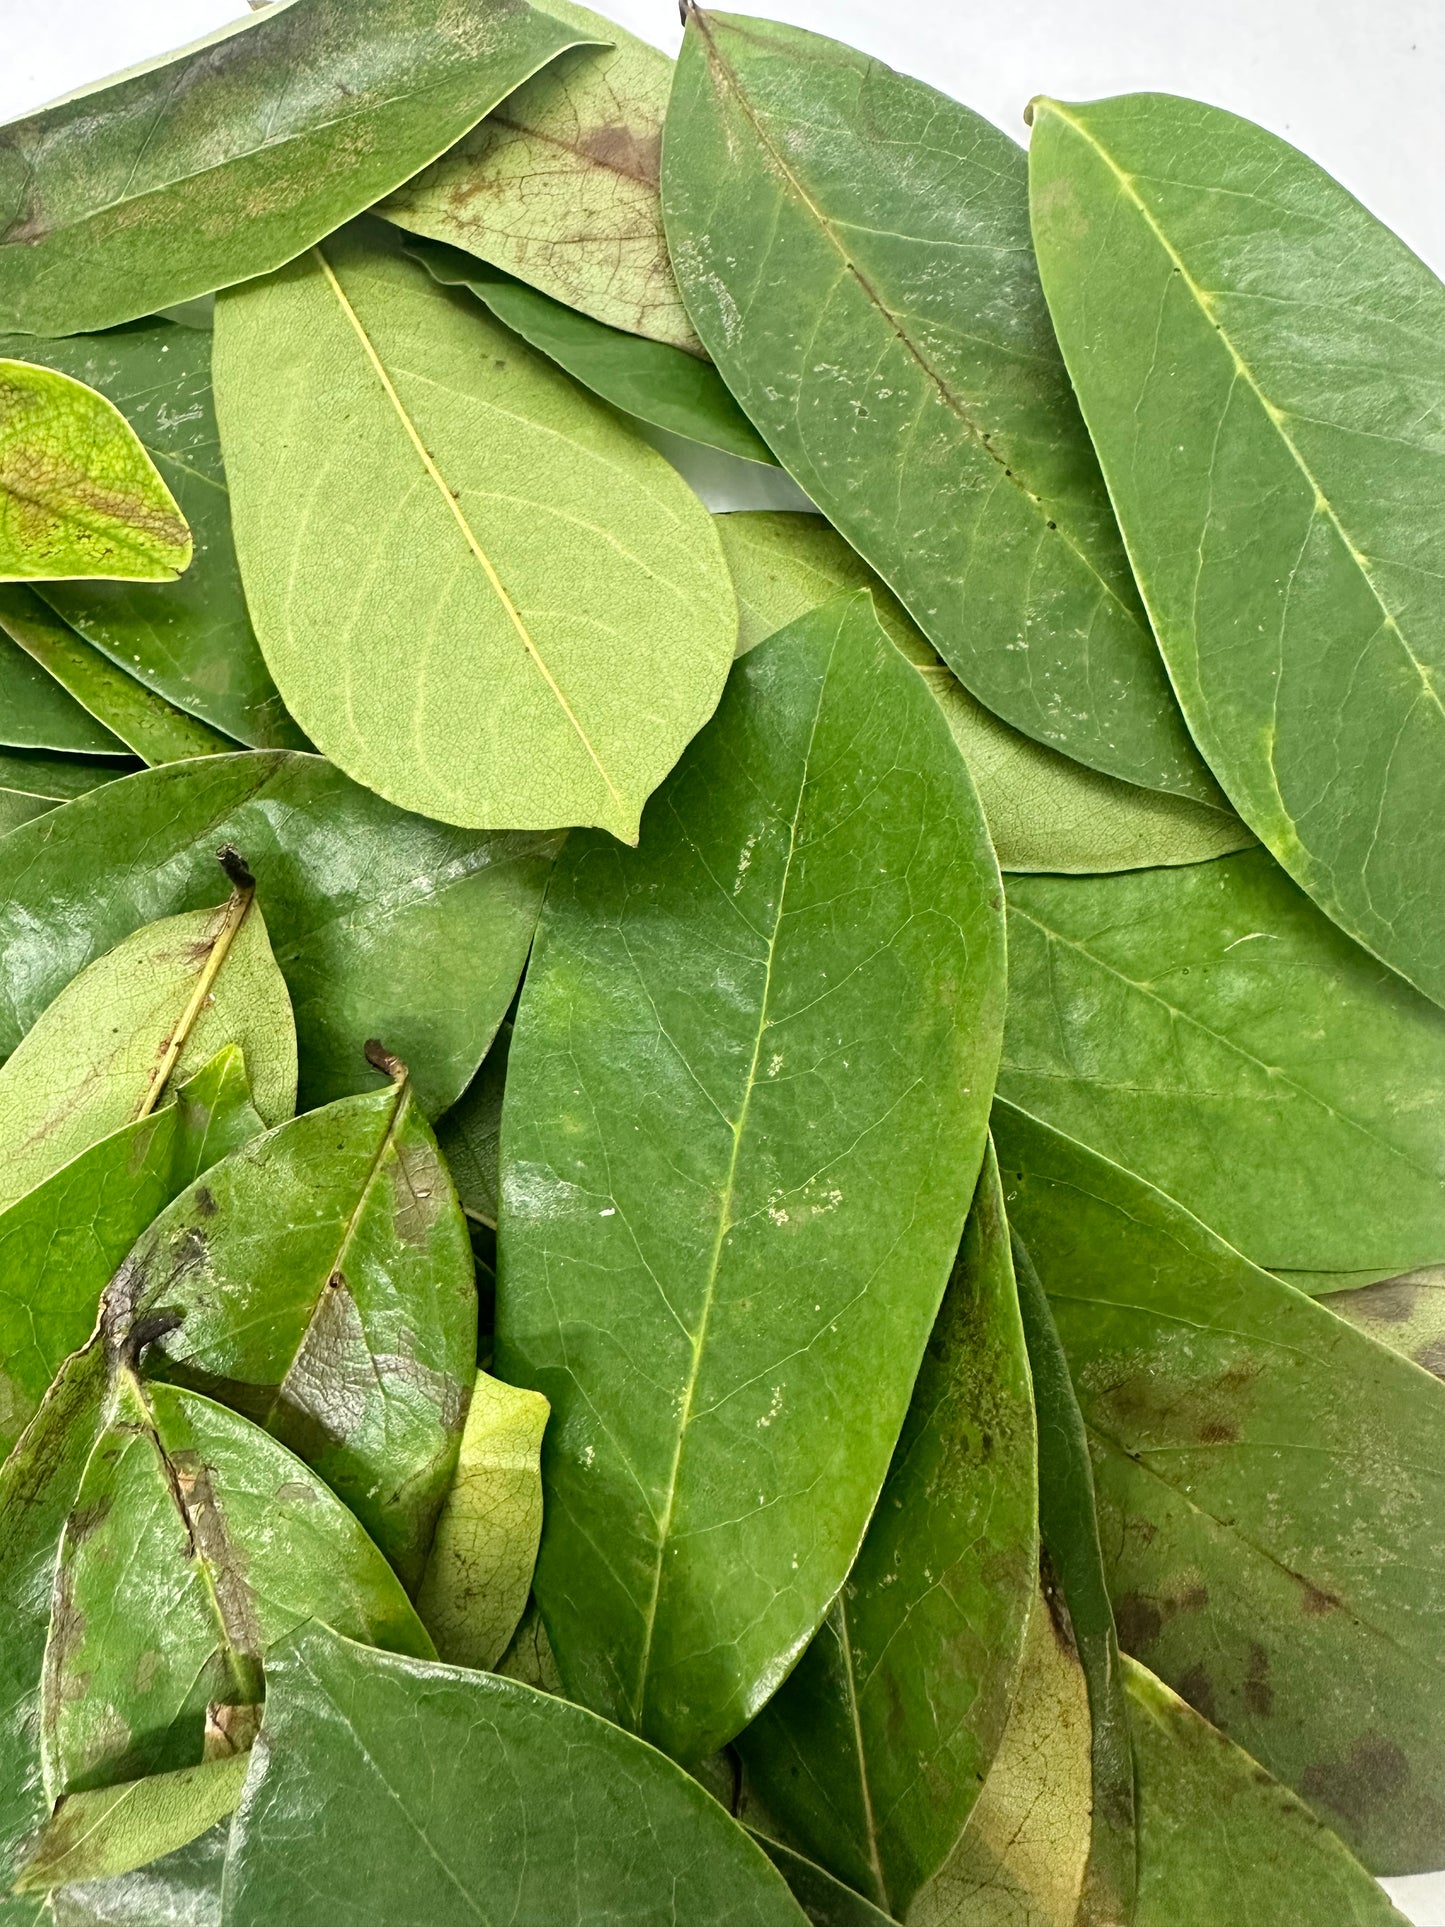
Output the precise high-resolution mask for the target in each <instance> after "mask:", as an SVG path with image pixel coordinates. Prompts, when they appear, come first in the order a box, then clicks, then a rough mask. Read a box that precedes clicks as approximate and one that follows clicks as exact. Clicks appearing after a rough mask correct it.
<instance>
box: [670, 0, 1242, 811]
mask: <svg viewBox="0 0 1445 1927" xmlns="http://www.w3.org/2000/svg"><path fill="white" fill-rule="evenodd" d="M663 207H664V211H665V215H666V221H667V235H668V243H669V246H670V248H671V251H672V259H673V265H674V267H675V268H676V271H677V275H678V280H679V282H680V284H681V287H682V290H683V294H684V296H685V298H686V300H687V304H688V312H689V314H690V315H691V316H692V320H693V324H694V326H695V327H696V328H697V331H698V333H699V334H700V335H701V337H702V339H703V342H704V344H705V345H706V347H707V349H708V352H709V353H710V354H711V355H712V357H713V359H714V360H715V361H716V362H717V364H718V367H719V369H720V370H721V372H722V375H723V378H724V379H725V380H726V382H727V385H728V387H729V388H730V389H731V390H732V392H733V393H734V395H736V396H737V398H738V400H739V402H740V403H741V404H742V406H743V409H744V411H745V412H746V414H747V415H748V417H749V419H750V420H751V421H752V423H753V425H754V427H755V428H757V429H758V430H759V431H760V432H761V434H762V436H763V439H764V440H765V441H766V442H767V443H768V445H769V447H770V448H771V449H772V450H773V453H774V454H775V455H776V456H777V458H778V460H779V461H780V462H781V463H782V464H783V466H784V467H785V468H786V469H787V470H788V472H789V473H790V474H791V475H792V476H793V478H794V480H795V481H796V482H797V483H798V484H799V486H800V487H801V488H802V489H803V490H804V491H805V492H806V493H807V495H808V496H809V497H810V498H811V499H812V500H813V501H814V502H816V503H817V504H818V506H819V507H820V508H821V509H822V510H823V512H824V514H825V515H827V517H828V519H829V520H830V521H831V522H833V523H834V524H835V526H836V527H837V528H838V529H839V530H840V531H841V533H842V534H843V535H844V536H846V537H847V539H848V541H849V542H851V543H852V544H853V546H854V548H856V549H857V550H858V552H859V554H860V555H862V556H863V557H864V558H865V559H866V560H867V561H868V562H870V563H871V564H872V566H873V567H874V568H875V569H877V571H878V573H879V574H880V575H881V576H882V577H883V579H884V581H885V582H887V583H888V585H889V587H890V588H891V589H892V590H893V591H894V593H895V594H896V595H897V596H898V597H899V599H900V600H901V601H902V602H903V603H904V605H905V607H906V608H907V609H908V610H909V612H910V614H911V615H912V616H913V618H914V620H915V621H916V622H917V623H918V625H919V627H920V628H921V629H922V630H923V632H924V634H925V635H926V636H927V637H928V639H929V641H930V642H931V643H933V645H934V647H935V648H936V649H937V650H938V652H939V654H940V655H941V656H942V657H943V659H944V661H945V662H946V663H947V664H948V666H949V667H950V668H951V669H952V670H953V671H954V673H955V674H956V675H957V676H958V677H959V679H960V681H962V682H963V683H964V684H965V686H966V687H967V688H968V689H970V690H971V691H972V692H973V694H974V695H975V696H976V697H977V698H978V699H979V701H980V702H983V703H985V704H986V705H987V706H988V707H989V708H990V709H992V710H993V711H994V712H995V713H996V714H998V715H1000V716H1002V717H1003V718H1004V719H1005V720H1006V721H1008V722H1010V723H1012V724H1013V725H1014V726H1015V727H1016V728H1018V729H1021V730H1023V731H1024V733H1025V734H1026V735H1029V736H1032V737H1034V738H1035V739H1036V740H1037V741H1039V742H1041V743H1046V744H1048V745H1049V746H1050V747H1051V748H1054V749H1060V750H1064V751H1066V752H1067V753H1068V754H1070V755H1071V756H1074V757H1076V758H1077V759H1078V760H1079V761H1080V762H1084V763H1087V764H1089V765H1090V767H1091V768H1094V769H1101V770H1104V771H1106V772H1107V773H1108V774H1109V775H1111V776H1119V777H1123V778H1124V779H1125V780H1126V781H1128V782H1131V783H1139V784H1142V785H1144V786H1145V787H1146V788H1150V789H1167V790H1171V791H1174V792H1176V793H1178V794H1180V795H1184V796H1192V797H1194V798H1195V799H1196V800H1198V801H1201V802H1214V801H1217V800H1218V795H1219V792H1218V789H1217V787H1216V785H1215V783H1214V781H1213V779H1212V778H1211V777H1210V775H1209V773H1208V771H1207V770H1206V769H1205V768H1204V765H1203V764H1202V763H1201V761H1200V760H1199V757H1198V754H1197V752H1196V751H1195V749H1194V746H1193V744H1192V743H1191V742H1190V740H1189V737H1188V733H1187V731H1186V730H1185V727H1184V723H1183V719H1182V718H1181V716H1180V714H1179V711H1178V707H1177V705H1176V703H1175V701H1174V698H1173V695H1172V693H1171V692H1170V689H1169V684H1168V679H1167V677H1166V676H1165V673H1164V666H1163V664H1162V662H1161V661H1160V660H1159V654H1158V651H1157V649H1156V648H1155V645H1154V640H1153V637H1152V635H1151V634H1150V631H1149V626H1148V622H1147V620H1146V619H1145V616H1144V612H1143V609H1142V607H1141V605H1140V603H1139V599H1138V594H1137V591H1136V590H1135V588H1134V584H1133V579H1132V577H1131V575H1130V573H1129V565H1128V561H1127V559H1126V557H1125V554H1124V547H1123V543H1122V542H1121V541H1120V539H1119V532H1118V529H1117V527H1116V526H1115V523H1114V518H1113V514H1112V511H1111V510H1110V508H1109V502H1108V496H1107V494H1106V493H1105V489H1104V484H1103V478H1102V477H1101V476H1100V474H1099V470H1098V465H1097V463H1096V462H1095V459H1094V454H1093V450H1092V449H1091V447H1090V445H1089V439H1088V436H1087V434H1086V432H1085V430H1084V424H1083V421H1082V419H1081V418H1080V416H1079V413H1078V409H1077V406H1076V404H1075V402H1074V399H1073V396H1072V394H1071V392H1070V389H1069V382H1068V376H1067V375H1066V373H1065V371H1064V365H1063V362H1062V360H1061V359H1060V358H1059V354H1058V349H1057V347H1056V345H1055V343H1054V339H1053V332H1052V329H1051V327H1050V324H1049V316H1048V310H1047V308H1046V306H1045V305H1044V298H1043V292H1042V290H1041V288H1040V287H1039V282H1038V271H1037V269H1036V267H1035V265H1034V260H1033V252H1032V248H1031V246H1030V243H1029V232H1028V182H1027V162H1026V160H1025V157H1024V155H1023V153H1022V151H1021V150H1020V149H1019V148H1018V147H1017V146H1016V145H1015V144H1014V142H1012V141H1011V140H1010V139H1009V138H1008V137H1007V135H1005V134H1001V133H1000V132H999V131H998V130H997V129H996V128H994V127H992V126H991V125H990V124H989V123H988V122H987V121H985V120H983V119H981V118H980V117H979V116H978V115H977V114H975V113H973V112H971V110H970V109H968V108H967V107H963V106H960V105H959V104H958V103H957V102H956V101H952V100H949V99H948V98H947V97H946V96H945V95H943V94H940V93H937V92H935V91H934V89H933V88H931V87H926V86H924V85H923V83H922V82H920V81H916V80H910V79H907V78H906V77H905V76H903V75H902V74H897V73H894V72H893V71H892V70H891V69H890V68H888V67H885V66H883V65H882V63H881V62H879V61H873V60H869V59H867V58H866V56H864V55H863V54H860V53H856V52H854V50H853V49H851V48H848V47H845V46H843V45H842V44H841V43H839V42H838V41H834V40H827V39H824V38H822V37H821V36H820V35H817V34H809V33H805V32H803V31H802V30H801V29H799V28H796V27H786V26H781V25H778V24H776V23H774V22H772V21H761V20H755V19H746V18H742V17H739V16H734V15H729V14H722V13H713V12H711V11H710V10H709V11H707V12H703V11H702V10H700V9H698V8H690V9H689V22H688V29H687V35H686V38H685V40H684V43H683V49H682V54H681V56H680V58H679V61H678V68H677V79H676V82H675V85H674V87H673V92H672V97H671V101H670V103H669V107H668V119H667V137H666V143H665V150H664V163H663ZM960 261H966V262H967V264H968V271H967V273H961V272H960V271H959V263H960Z"/></svg>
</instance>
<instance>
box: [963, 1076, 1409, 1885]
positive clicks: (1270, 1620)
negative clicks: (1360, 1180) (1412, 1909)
mask: <svg viewBox="0 0 1445 1927" xmlns="http://www.w3.org/2000/svg"><path fill="white" fill-rule="evenodd" d="M994 1132H995V1139H996V1142H997V1144H998V1156H999V1166H1000V1169H1001V1170H1002V1172H1003V1176H1004V1190H1005V1193H1006V1195H1007V1196H1008V1200H1009V1213H1010V1217H1011V1219H1012V1222H1013V1223H1014V1224H1015V1225H1016V1226H1017V1227H1018V1229H1019V1232H1020V1235H1021V1236H1022V1237H1023V1238H1024V1239H1025V1240H1026V1242H1027V1244H1028V1248H1029V1251H1030V1254H1031V1255H1032V1257H1033V1259H1034V1262H1035V1264H1036V1266H1037V1267H1038V1271H1039V1275H1040V1277H1041V1279H1042V1281H1043V1284H1044V1287H1045V1289H1046V1290H1047V1292H1048V1294H1049V1302H1050V1306H1051V1308H1052V1310H1053V1314H1054V1318H1055V1321H1056V1323H1057V1325H1058V1330H1059V1335H1060V1337H1061V1338H1062V1340H1063V1344H1064V1349H1065V1351H1066V1353H1067V1354H1068V1360H1069V1366H1070V1369H1071V1371H1072V1373H1073V1377H1074V1383H1075V1385H1076V1386H1077V1388H1078V1394H1079V1403H1080V1406H1081V1407H1082V1410H1083V1415H1084V1422H1085V1424H1086V1426H1087V1427H1088V1431H1089V1443H1090V1450H1091V1452H1092V1454H1093V1458H1094V1478H1095V1483H1096V1491H1097V1496H1098V1505H1099V1525H1100V1532H1099V1536H1100V1541H1101V1544H1102V1546H1103V1551H1104V1557H1105V1562H1106V1572H1107V1578H1108V1582H1109V1590H1110V1593H1111V1595H1112V1597H1113V1602H1114V1612H1115V1616H1116V1619H1117V1621H1118V1628H1119V1641H1120V1644H1121V1645H1122V1646H1123V1648H1124V1649H1125V1651H1126V1652H1128V1653H1130V1654H1132V1655H1133V1656H1134V1657H1136V1658H1138V1659H1140V1660H1142V1661H1143V1662H1144V1663H1145V1664H1146V1665H1148V1666H1149V1667H1151V1668H1152V1669H1153V1670H1154V1671H1155V1672H1157V1673H1158V1674H1159V1675H1160V1677H1161V1678H1163V1679H1164V1680H1166V1681H1167V1683H1168V1684H1169V1685H1170V1686H1172V1687H1173V1688H1174V1689H1175V1691H1176V1692H1179V1693H1181V1694H1182V1695H1183V1696H1184V1697H1185V1698H1186V1699H1187V1700H1188V1701H1189V1702H1190V1704H1191V1705H1193V1706H1194V1707H1195V1708H1196V1710H1198V1711H1200V1712H1202V1713H1203V1714H1204V1715H1205V1717H1206V1718H1208V1719H1210V1720H1211V1721H1212V1722H1213V1723H1214V1724H1216V1725H1218V1726H1219V1727H1220V1728H1221V1729H1222V1730H1223V1731H1224V1732H1226V1733H1227V1734H1228V1735H1229V1737H1230V1738H1231V1739H1233V1740H1235V1741H1237V1742H1238V1743H1239V1744H1240V1745H1241V1746H1243V1747H1245V1748H1247V1750H1248V1751H1249V1752H1250V1753H1252V1754H1253V1755H1254V1757H1255V1758H1256V1759H1257V1760H1259V1761H1260V1762H1261V1764H1262V1765H1263V1766H1265V1767H1267V1768H1268V1769H1269V1771H1270V1772H1271V1773H1273V1774H1275V1775H1276V1777H1277V1778H1279V1779H1281V1780H1283V1781H1284V1783H1285V1784H1286V1785H1287V1786H1290V1787H1292V1788H1293V1789H1294V1790H1295V1791H1296V1792H1297V1793H1299V1794H1300V1795H1301V1796H1302V1797H1303V1798H1304V1799H1305V1800H1307V1801H1308V1802H1309V1804H1310V1805H1311V1806H1312V1807H1313V1808H1314V1809H1315V1811H1316V1812H1317V1813H1318V1814H1319V1816H1320V1818H1321V1819H1322V1820H1324V1821H1325V1822H1326V1824H1327V1825H1329V1826H1331V1827H1333V1828H1334V1829H1335V1830H1336V1831H1337V1832H1338V1833H1339V1834H1340V1835H1341V1837H1342V1838H1343V1839H1344V1840H1345V1841H1346V1842H1347V1843H1348V1844H1349V1845H1351V1846H1352V1847H1353V1848H1354V1849H1355V1851H1356V1852H1358V1853H1359V1854H1360V1856H1361V1857H1362V1858H1363V1859H1364V1860H1365V1861H1366V1862H1367V1864H1370V1865H1371V1866H1372V1867H1373V1868H1375V1869H1378V1870H1380V1871H1385V1870H1388V1871H1390V1872H1393V1873H1404V1872H1410V1871H1414V1870H1417V1869H1421V1868H1425V1867H1433V1866H1434V1864H1435V1862H1436V1860H1437V1859H1438V1858H1439V1851H1440V1839H1441V1831H1442V1825H1445V1811H1442V1803H1441V1799H1440V1795H1439V1791H1438V1788H1439V1783H1440V1774H1441V1748H1442V1736H1445V1686H1442V1680H1441V1674H1440V1670H1439V1666H1438V1664H1437V1660H1438V1639H1439V1616H1440V1613H1439V1599H1438V1592H1437V1588H1436V1586H1435V1581H1434V1573H1435V1571H1436V1570H1437V1568H1438V1564H1439V1560H1440V1556H1441V1546H1442V1541H1445V1471H1442V1467H1445V1386H1442V1385H1441V1384H1440V1383H1439V1382H1438V1381H1437V1380H1435V1379H1432V1378H1430V1377H1429V1376H1428V1375H1427V1374H1426V1373H1424V1372H1422V1371H1420V1370H1419V1369H1418V1368H1417V1367H1416V1366H1414V1365H1412V1364H1410V1363H1409V1362H1408V1360H1406V1359H1403V1358H1400V1357H1398V1356H1397V1355H1396V1354H1395V1353H1394V1352H1391V1351H1387V1350H1386V1349H1385V1347H1384V1346H1382V1345H1377V1344H1375V1343H1374V1342H1373V1341H1372V1340H1370V1339H1368V1338H1365V1337H1363V1336H1362V1335H1361V1334H1360V1333H1359V1332H1357V1331H1354V1330H1353V1329H1352V1328H1351V1327H1350V1326H1349V1325H1347V1324H1346V1323H1345V1322H1344V1320H1343V1319H1339V1318H1336V1317H1335V1316H1334V1315H1333V1314H1332V1313H1330V1312H1328V1311H1326V1310H1325V1309H1324V1308H1323V1307H1322V1306H1321V1305H1319V1304H1316V1303H1315V1302H1314V1301H1313V1300H1312V1299H1309V1298H1305V1297H1303V1296H1302V1295H1301V1294H1300V1293H1298V1292H1295V1291H1292V1290H1291V1289H1290V1287H1289V1286H1288V1285H1282V1284H1280V1283H1279V1282H1278V1281H1277V1280H1275V1279H1272V1278H1270V1277H1269V1276H1268V1275H1267V1274H1265V1273H1263V1272H1259V1271H1256V1270H1255V1269H1254V1268H1253V1266H1251V1265H1250V1264H1249V1263H1248V1262H1247V1261H1246V1260H1245V1259H1243V1258H1241V1257H1240V1256H1239V1254H1238V1253H1237V1252H1235V1251H1232V1250H1231V1249H1230V1248H1229V1246H1228V1245H1226V1244H1224V1243H1223V1242H1222V1240H1220V1239H1219V1238H1217V1237H1216V1236H1215V1235H1214V1233H1213V1232H1211V1231H1209V1230H1207V1229H1206V1228H1205V1226H1204V1225H1202V1224H1200V1223H1199V1222H1198V1220H1197V1219H1194V1218H1191V1217H1190V1215H1189V1213H1188V1212H1187V1211H1184V1210H1183V1209H1181V1207H1180V1206H1179V1205H1177V1204H1176V1203H1175V1202H1174V1201H1173V1200H1172V1199H1170V1198H1166V1197H1165V1196H1164V1195H1163V1194H1162V1193H1161V1192H1159V1191H1156V1190H1154V1189H1153V1188H1152V1187H1151V1186H1149V1185H1147V1184H1145V1183H1143V1182H1142V1181H1141V1180H1140V1179H1139V1178H1137V1177H1135V1176H1133V1175H1132V1174H1131V1173H1130V1172H1127V1171H1124V1170H1122V1169H1121V1168H1120V1167H1119V1166H1118V1165H1116V1164H1111V1163H1109V1162H1108V1161H1106V1160H1105V1159H1103V1158H1099V1157H1096V1156H1095V1155H1094V1154H1093V1153H1092V1152H1090V1151H1088V1150H1086V1149H1085V1148H1084V1147H1083V1146H1082V1145H1078V1144H1075V1143H1074V1142H1072V1140H1070V1139H1068V1138H1065V1137H1061V1136H1060V1135H1059V1134H1058V1133H1057V1132H1053V1131H1050V1130H1048V1129H1047V1128H1046V1127H1045V1126H1043V1125H1040V1124H1037V1123H1035V1122H1033V1121H1031V1120H1029V1119H1027V1118H1025V1117H1023V1116H1022V1115H1020V1114H1019V1113H1016V1112H1013V1111H1012V1110H1011V1108H1010V1107H1009V1106H1007V1105H1004V1104H999V1105H996V1106H995V1115H994ZM1185 1327H1187V1330H1188V1341H1189V1342H1188V1344H1187V1345H1182V1344H1180V1342H1179V1332H1180V1330H1181V1328H1185Z"/></svg>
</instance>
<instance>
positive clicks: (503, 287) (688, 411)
mask: <svg viewBox="0 0 1445 1927" xmlns="http://www.w3.org/2000/svg"><path fill="white" fill-rule="evenodd" d="M406 251H407V253H408V254H410V255H412V256H413V257H414V258H415V259H416V260H418V261H420V262H421V264H422V266H423V267H424V268H425V269H426V271H427V273H428V274H430V275H431V276H432V278H433V280H436V281H440V282H441V283H442V285H443V286H444V287H456V288H469V289H470V290H471V292H472V293H473V294H474V295H475V296H476V297H477V299H478V300H479V301H483V302H485V303H486V305H487V307H489V308H490V309H491V311H492V313H493V314H494V315H495V316H496V317H497V319H498V321H500V322H502V323H504V324H505V325H506V326H507V327H508V328H510V329H511V330H512V331H513V333H514V334H519V335H520V336H521V337H522V339H523V340H524V341H526V342H529V343H530V344H531V345H532V347H534V348H535V349H537V351H538V352H539V353H540V354H544V355H547V356H549V357H550V358H551V359H552V360H553V361H555V362H556V363H557V364H558V366H559V367H561V368H565V369H566V370H567V373H568V374H569V375H571V376H572V377H573V379H574V380H576V381H580V382H581V383H582V384H583V386H584V387H587V388H590V389H591V390H592V392H593V394H594V395H600V396H601V397H602V399H603V401H605V402H610V403H611V404H612V406H613V407H614V408H619V409H621V411H622V412H623V414H624V415H631V416H632V417H634V419H635V420H637V421H639V422H642V423H645V424H646V425H648V426H649V427H652V428H663V429H666V430H667V431H668V433H669V434H673V435H680V436H681V437H682V439H683V440H684V441H688V442H700V443H701V444H702V445H703V447H704V448H720V449H722V451H723V452H724V454H727V455H736V456H737V457H738V458H739V459H740V460H741V461H745V462H766V463H768V464H769V465H773V457H772V452H771V450H770V449H769V448H768V445H767V443H766V442H765V441H764V440H763V439H762V437H761V436H760V435H759V434H758V432H757V430H756V429H755V428H754V427H753V425H752V423H751V422H750V421H749V420H748V418H747V416H746V415H745V414H744V413H743V411H742V410H741V408H739V407H738V405H737V403H736V402H735V401H734V400H733V398H732V396H731V395H730V394H729V393H728V391H727V389H726V387H725V386H724V385H723V379H722V376H721V375H720V374H719V373H718V371H717V369H716V368H714V367H713V365H712V363H711V362H710V361H703V360H701V359H700V358H699V357H698V356H697V355H692V354H689V353H688V352H687V351H686V349H684V348H674V347H671V346H670V345H669V344H667V343H666V342H661V341H648V340H646V339H645V338H644V337H643V336H641V335H635V334H626V333H624V332H623V331H622V330H621V329H620V328H609V327H607V326H606V324H605V323H604V322H601V321H594V320H593V319H592V318H591V316H590V315H585V314H579V313H578V311H577V309H575V308H564V307H563V305H562V303H561V302H560V301H554V300H553V299H552V298H551V296H550V295H546V294H542V293H540V292H539V291H538V290H537V289H536V288H529V287H528V286H527V284H526V282H525V281H516V280H514V279H513V278H512V276H511V275H509V274H503V272H502V270H501V269H500V268H494V267H490V266H488V264H487V263H486V262H485V261H478V260H475V259H474V258H473V257H472V256H471V255H467V254H463V253H462V252H461V251H460V250H459V249H457V248H449V247H446V246H445V245H443V244H442V243H441V242H438V241H414V242H408V244H407V250H406Z"/></svg>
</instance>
